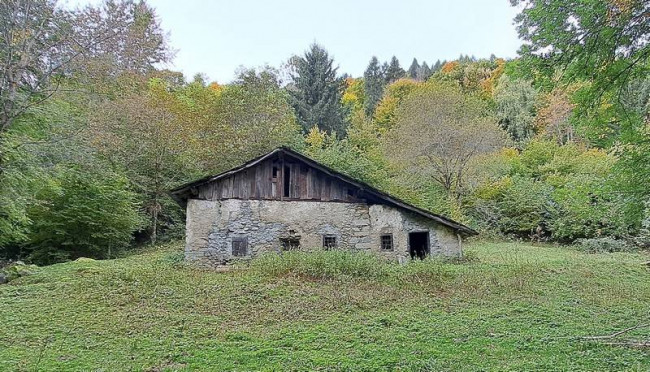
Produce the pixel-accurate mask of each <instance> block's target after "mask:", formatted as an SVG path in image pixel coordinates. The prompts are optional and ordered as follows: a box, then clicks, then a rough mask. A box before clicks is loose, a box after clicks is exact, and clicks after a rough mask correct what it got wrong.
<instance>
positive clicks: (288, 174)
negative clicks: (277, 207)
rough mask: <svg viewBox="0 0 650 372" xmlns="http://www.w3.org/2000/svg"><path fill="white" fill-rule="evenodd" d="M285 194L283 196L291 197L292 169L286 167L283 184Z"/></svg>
mask: <svg viewBox="0 0 650 372" xmlns="http://www.w3.org/2000/svg"><path fill="white" fill-rule="evenodd" d="M282 186H283V187H282V188H283V190H282V191H283V193H282V195H283V196H284V197H285V198H288V197H289V190H291V168H289V167H284V182H283V185H282Z"/></svg>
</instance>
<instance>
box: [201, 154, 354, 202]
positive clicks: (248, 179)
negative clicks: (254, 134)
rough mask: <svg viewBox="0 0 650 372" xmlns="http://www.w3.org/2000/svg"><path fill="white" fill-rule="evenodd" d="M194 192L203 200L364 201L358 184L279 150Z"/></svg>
mask: <svg viewBox="0 0 650 372" xmlns="http://www.w3.org/2000/svg"><path fill="white" fill-rule="evenodd" d="M197 193H198V195H197V196H198V198H199V199H205V200H222V199H253V200H313V201H345V202H364V201H365V199H364V198H363V195H362V194H363V193H362V191H361V190H360V189H359V188H358V187H356V186H354V185H350V184H348V183H346V182H344V181H342V180H340V179H338V178H335V177H332V176H331V175H328V174H326V173H325V172H323V171H321V170H319V169H317V168H315V167H313V166H311V165H309V164H307V163H305V162H304V161H302V160H301V159H298V158H295V157H292V156H290V155H287V154H283V153H279V154H277V156H274V157H271V158H268V159H264V160H262V161H260V162H259V163H257V164H255V165H253V166H251V167H248V168H246V169H243V170H240V171H238V172H236V173H233V174H230V175H227V176H225V177H222V178H218V179H216V180H213V181H210V182H207V183H204V184H202V185H200V186H199V187H197Z"/></svg>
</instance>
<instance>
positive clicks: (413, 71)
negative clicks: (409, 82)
mask: <svg viewBox="0 0 650 372" xmlns="http://www.w3.org/2000/svg"><path fill="white" fill-rule="evenodd" d="M419 71H420V64H419V63H418V59H417V58H413V62H411V66H409V69H408V71H406V76H407V77H409V78H410V79H414V80H416V79H417V78H418V72H419Z"/></svg>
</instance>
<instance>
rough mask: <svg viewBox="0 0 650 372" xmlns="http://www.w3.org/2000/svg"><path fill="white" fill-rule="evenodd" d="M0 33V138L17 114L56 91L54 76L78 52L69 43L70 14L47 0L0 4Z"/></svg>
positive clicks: (71, 30) (71, 33)
mask: <svg viewBox="0 0 650 372" xmlns="http://www.w3.org/2000/svg"><path fill="white" fill-rule="evenodd" d="M0 34H1V36H0V69H1V70H2V71H3V73H2V74H0V140H1V139H2V134H3V133H4V132H6V131H7V130H8V129H9V128H10V127H11V125H12V124H13V122H14V120H15V119H16V118H17V117H18V116H19V115H21V114H23V113H24V112H25V111H27V110H28V109H29V108H30V107H32V106H33V105H37V104H39V103H42V102H43V101H45V100H46V99H47V98H49V97H50V96H51V95H52V94H53V93H54V91H56V80H57V79H58V78H59V77H61V76H63V74H64V72H65V67H66V66H67V65H68V64H69V63H70V62H71V61H72V60H73V59H74V58H75V57H77V56H78V55H79V54H81V52H82V51H77V50H75V48H74V47H73V45H74V43H75V39H74V28H73V17H72V14H71V13H70V12H68V11H65V10H62V9H60V8H59V7H57V6H56V3H55V2H54V1H51V0H8V1H2V2H0ZM85 48H87V46H84V48H83V49H85ZM52 82H54V83H55V85H54V86H52V85H51V84H50V83H52Z"/></svg>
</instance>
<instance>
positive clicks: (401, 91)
mask: <svg viewBox="0 0 650 372" xmlns="http://www.w3.org/2000/svg"><path fill="white" fill-rule="evenodd" d="M419 85H420V83H419V82H417V81H415V80H412V79H400V80H397V81H395V82H394V83H392V84H390V85H388V86H387V87H386V89H385V93H384V96H383V97H382V99H381V101H380V102H379V105H377V108H376V109H375V116H374V119H375V121H376V122H377V126H378V127H379V130H380V131H381V132H385V131H386V130H388V129H390V128H392V127H393V126H394V125H395V115H396V114H395V112H396V110H397V108H398V107H399V106H400V105H401V104H402V102H403V101H404V100H405V99H406V97H408V95H409V94H410V93H411V92H412V91H414V90H415V89H416V88H417V87H418V86H419Z"/></svg>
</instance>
